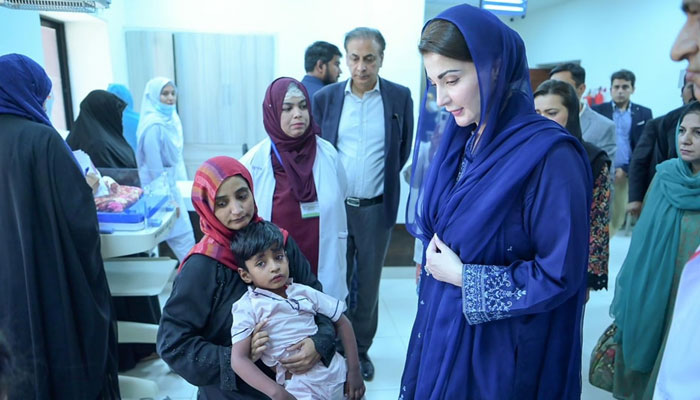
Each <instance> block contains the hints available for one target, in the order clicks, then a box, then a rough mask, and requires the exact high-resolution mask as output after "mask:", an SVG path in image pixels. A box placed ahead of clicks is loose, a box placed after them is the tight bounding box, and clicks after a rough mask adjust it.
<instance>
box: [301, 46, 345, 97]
mask: <svg viewBox="0 0 700 400" xmlns="http://www.w3.org/2000/svg"><path fill="white" fill-rule="evenodd" d="M341 57H343V55H342V54H340V50H338V47H337V46H335V45H333V44H330V43H328V42H323V41H318V42H314V43H313V44H311V46H309V47H307V48H306V52H305V53H304V69H305V70H306V75H304V77H303V78H302V79H301V83H302V84H303V85H304V87H306V91H307V92H309V98H310V99H313V98H314V95H315V94H316V92H318V91H319V89H321V88H322V87H324V86H326V85H328V84H331V83H336V82H338V77H339V76H340V74H342V73H343V71H342V70H341V69H340V58H341Z"/></svg>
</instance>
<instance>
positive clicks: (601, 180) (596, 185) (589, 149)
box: [533, 80, 612, 291]
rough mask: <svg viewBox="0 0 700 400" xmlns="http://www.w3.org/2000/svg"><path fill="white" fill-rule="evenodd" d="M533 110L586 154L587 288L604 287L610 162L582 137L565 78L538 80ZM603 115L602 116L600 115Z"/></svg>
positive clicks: (574, 98) (576, 101) (571, 90)
mask: <svg viewBox="0 0 700 400" xmlns="http://www.w3.org/2000/svg"><path fill="white" fill-rule="evenodd" d="M533 97H534V99H535V111H536V112H537V113H538V114H540V115H541V116H543V117H545V118H549V119H551V120H552V121H554V122H556V123H558V124H559V125H561V126H563V127H564V128H566V130H567V131H569V133H571V134H572V135H573V136H574V137H575V138H576V139H578V140H580V141H581V143H582V144H583V147H584V148H585V149H586V154H588V160H589V161H590V164H591V172H592V173H593V202H592V203H591V212H590V217H591V234H590V244H589V248H588V284H587V286H588V290H589V291H590V290H601V289H607V288H608V258H609V256H610V232H609V230H608V226H609V224H610V186H612V185H611V179H610V165H611V161H610V158H609V157H608V155H607V154H606V153H605V151H603V149H601V148H599V147H597V146H595V145H593V144H591V143H588V142H587V141H585V140H584V139H583V135H582V133H581V124H580V123H579V97H578V94H577V93H576V91H575V90H574V87H573V86H571V85H570V84H569V83H567V82H565V81H558V80H548V81H544V82H542V83H541V84H540V85H539V86H538V87H537V90H535V93H534V94H533ZM601 118H603V117H601Z"/></svg>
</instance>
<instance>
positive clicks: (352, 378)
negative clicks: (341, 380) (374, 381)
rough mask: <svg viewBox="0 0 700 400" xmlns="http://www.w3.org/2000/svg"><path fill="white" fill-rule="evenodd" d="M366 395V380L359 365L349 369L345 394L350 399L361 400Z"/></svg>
mask: <svg viewBox="0 0 700 400" xmlns="http://www.w3.org/2000/svg"><path fill="white" fill-rule="evenodd" d="M364 395H365V381H364V379H362V372H360V368H359V366H358V367H357V368H351V369H348V377H347V381H346V382H345V396H346V398H347V399H348V400H361V399H362V396H364Z"/></svg>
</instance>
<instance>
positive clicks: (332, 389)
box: [231, 222, 365, 400]
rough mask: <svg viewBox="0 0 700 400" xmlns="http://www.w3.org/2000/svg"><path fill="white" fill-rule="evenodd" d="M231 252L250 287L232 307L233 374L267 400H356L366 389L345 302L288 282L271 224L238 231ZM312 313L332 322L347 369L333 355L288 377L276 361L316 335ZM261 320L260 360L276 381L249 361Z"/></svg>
mask: <svg viewBox="0 0 700 400" xmlns="http://www.w3.org/2000/svg"><path fill="white" fill-rule="evenodd" d="M231 250H232V251H233V254H234V255H235V257H236V264H237V265H238V273H239V274H240V276H241V279H243V281H244V282H246V283H247V284H249V285H250V286H249V287H248V292H247V293H246V294H245V295H243V297H241V298H240V299H239V300H238V301H237V302H235V303H234V304H233V307H232V313H233V325H232V326H231V342H232V343H233V347H232V349H231V367H232V368H233V370H234V371H235V372H236V374H237V375H238V376H240V377H241V378H242V379H243V380H244V381H245V382H246V383H248V384H249V385H251V386H252V387H254V388H256V389H258V390H259V391H261V392H263V393H265V394H266V395H267V396H269V397H271V398H272V399H292V398H297V399H314V400H316V399H318V400H327V399H342V398H343V392H345V394H346V395H347V398H348V399H358V400H359V399H361V398H362V396H363V394H364V392H365V387H364V382H363V380H362V376H361V373H360V362H359V357H358V355H357V345H356V342H355V334H354V333H353V330H352V326H351V324H350V321H349V320H348V319H347V317H345V315H343V311H344V310H345V304H344V303H343V302H342V301H340V300H337V299H334V298H333V297H331V296H328V295H326V294H323V293H321V292H319V291H317V290H315V289H313V288H311V287H309V286H306V285H301V284H295V283H293V282H292V281H291V280H290V279H289V263H288V261H287V256H286V254H285V251H284V236H283V235H282V232H281V231H280V230H279V228H277V226H275V225H274V224H272V223H270V222H252V223H250V224H249V225H248V226H247V227H245V228H244V229H241V230H240V231H238V232H237V234H236V236H235V237H234V239H233V241H232V242H231ZM316 313H321V314H323V315H326V316H327V317H328V318H330V319H331V320H333V321H334V322H335V327H336V330H337V331H338V335H339V336H340V339H341V340H342V342H343V346H344V347H345V354H346V356H347V357H348V363H347V368H346V365H345V360H343V357H342V356H341V355H340V354H338V353H336V354H335V356H334V357H333V360H332V361H331V364H330V365H329V366H328V367H327V368H326V366H325V365H323V364H322V363H317V364H316V365H315V366H313V367H312V368H311V370H309V371H308V372H306V373H304V374H300V375H291V374H290V373H289V372H288V371H286V370H285V369H284V368H283V367H282V364H281V363H280V362H279V360H280V359H283V358H286V357H288V356H289V354H287V351H286V349H287V348H288V347H290V346H291V345H293V344H296V343H297V342H299V341H301V340H303V339H304V338H306V337H309V336H312V335H314V334H315V333H316V330H317V329H318V328H317V327H316V324H315V322H314V316H315V315H316ZM263 320H267V323H266V324H265V329H266V330H267V331H268V333H269V341H268V343H267V348H266V349H265V351H264V352H263V355H262V361H263V362H264V363H265V365H267V366H269V367H271V368H273V369H275V370H276V375H277V376H276V380H277V382H275V381H273V380H272V379H271V378H270V377H268V376H267V375H266V374H265V373H263V372H262V371H261V370H260V369H259V368H258V367H257V366H256V365H255V364H254V363H253V362H252V361H251V360H250V341H251V335H252V333H253V330H254V328H255V325H256V324H257V323H259V322H261V321H263ZM290 375H291V377H290ZM346 375H347V378H346ZM343 383H345V387H343ZM343 389H345V390H344V391H343ZM292 396H294V397H292Z"/></svg>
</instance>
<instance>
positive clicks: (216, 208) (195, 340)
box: [157, 157, 335, 399]
mask: <svg viewBox="0 0 700 400" xmlns="http://www.w3.org/2000/svg"><path fill="white" fill-rule="evenodd" d="M192 203H193V204H194V207H195V210H196V211H197V213H198V214H199V217H200V227H201V229H202V232H203V233H204V237H203V238H202V240H201V241H200V242H199V243H198V244H197V245H195V247H194V248H193V249H192V250H191V251H190V253H189V254H188V255H187V257H186V258H185V260H184V261H183V263H182V266H181V268H180V272H179V274H178V276H177V278H176V279H175V283H174V285H173V291H172V294H171V295H170V298H169V299H168V301H167V303H166V304H165V307H164V308H163V317H162V319H161V323H160V328H159V330H158V340H157V348H158V353H159V354H160V355H161V357H162V358H163V360H165V362H167V363H168V365H169V366H170V368H172V369H173V371H175V372H176V373H178V374H179V375H180V376H182V377H184V378H185V379H186V380H187V381H188V382H190V383H191V384H193V385H196V386H198V387H199V398H200V399H266V398H268V397H267V396H265V395H264V394H262V393H260V392H259V391H257V390H255V389H253V388H252V387H251V386H249V385H248V384H246V383H245V382H244V381H243V380H242V379H240V378H239V377H238V376H237V375H236V374H235V373H234V372H233V370H232V369H231V325H232V314H231V307H232V305H233V303H234V302H235V301H237V300H238V299H240V298H241V297H242V296H243V295H244V294H245V293H246V292H247V290H248V289H247V287H248V285H247V284H246V283H245V282H244V281H243V280H242V279H241V277H240V275H239V273H238V266H237V264H236V261H235V258H234V254H233V252H232V251H231V249H230V247H229V246H230V244H231V240H232V239H233V238H234V237H235V236H236V233H237V231H239V230H240V229H243V228H244V227H246V226H248V224H250V223H251V222H258V221H260V220H261V219H260V217H258V211H257V206H256V204H255V199H254V197H253V181H252V178H251V176H250V174H249V173H248V171H247V170H246V168H245V167H244V166H243V165H242V164H240V163H239V162H238V161H236V160H234V159H232V158H229V157H214V158H212V159H209V160H207V161H206V162H204V164H202V166H201V167H200V168H199V169H198V170H197V173H196V175H195V180H194V186H193V188H192ZM284 249H285V252H286V255H287V258H288V260H289V276H290V277H291V278H292V279H293V280H294V282H297V283H302V284H305V285H307V286H311V287H313V288H315V289H317V290H321V284H320V283H319V281H318V280H317V279H316V277H315V276H314V275H313V274H312V273H311V269H310V267H309V263H308V261H307V260H306V258H304V256H303V255H302V253H301V251H300V250H299V247H298V246H297V244H296V242H295V241H294V239H292V238H291V237H290V238H288V239H287V240H286V243H285V246H284ZM315 321H316V324H317V325H318V332H317V333H316V334H315V335H313V336H312V337H310V338H306V339H304V340H302V341H301V342H299V343H297V344H295V345H294V346H292V347H290V348H289V349H288V350H289V351H290V352H291V353H292V354H293V355H291V356H289V357H288V358H286V359H283V360H282V364H283V366H284V368H285V369H286V370H288V371H290V372H291V373H293V374H302V373H305V372H306V371H308V370H310V369H311V368H312V367H313V366H314V365H316V363H317V362H318V361H319V360H320V361H321V362H323V363H324V364H325V365H326V366H328V365H329V364H330V362H331V360H332V359H333V357H334V354H335V331H334V329H333V323H332V322H331V320H330V319H329V318H327V317H323V316H317V317H316V319H315ZM261 328H262V329H264V322H262V323H259V324H258V325H257V326H256V328H255V331H254V332H253V333H252V341H251V359H253V360H254V361H257V360H258V359H259V358H260V355H261V354H262V352H263V350H265V347H266V346H265V343H266V342H267V340H268V338H267V337H266V335H264V334H260V331H261ZM258 365H259V366H261V367H262V368H261V369H263V370H266V367H264V366H263V365H262V363H258ZM267 371H268V373H272V371H270V370H269V369H267ZM271 376H274V375H271Z"/></svg>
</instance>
